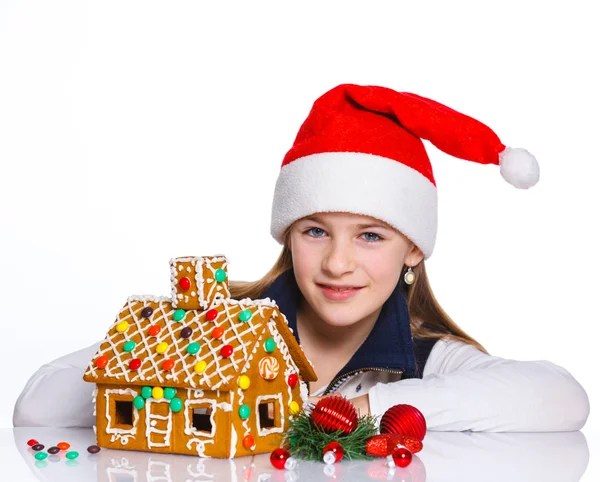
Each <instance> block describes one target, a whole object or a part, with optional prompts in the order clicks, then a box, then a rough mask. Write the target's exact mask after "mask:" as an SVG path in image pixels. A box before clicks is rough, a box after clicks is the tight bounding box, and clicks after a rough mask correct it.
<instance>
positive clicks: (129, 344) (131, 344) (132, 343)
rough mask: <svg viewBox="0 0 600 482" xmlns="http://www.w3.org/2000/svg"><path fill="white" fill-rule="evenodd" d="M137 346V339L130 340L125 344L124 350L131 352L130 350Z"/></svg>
mask: <svg viewBox="0 0 600 482" xmlns="http://www.w3.org/2000/svg"><path fill="white" fill-rule="evenodd" d="M134 348H135V341H133V340H129V341H126V342H125V344H124V345H123V351H124V352H127V353H129V352H130V351H133V349H134Z"/></svg>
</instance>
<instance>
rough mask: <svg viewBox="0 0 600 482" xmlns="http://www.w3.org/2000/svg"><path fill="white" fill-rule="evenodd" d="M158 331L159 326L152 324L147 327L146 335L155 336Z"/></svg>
mask: <svg viewBox="0 0 600 482" xmlns="http://www.w3.org/2000/svg"><path fill="white" fill-rule="evenodd" d="M159 333H160V326H158V325H152V326H151V327H150V328H148V336H156V335H158V334H159Z"/></svg>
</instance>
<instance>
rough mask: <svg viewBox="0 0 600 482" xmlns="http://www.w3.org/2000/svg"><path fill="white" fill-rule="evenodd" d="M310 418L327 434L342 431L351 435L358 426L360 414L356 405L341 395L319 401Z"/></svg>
mask: <svg viewBox="0 0 600 482" xmlns="http://www.w3.org/2000/svg"><path fill="white" fill-rule="evenodd" d="M310 417H311V420H312V421H313V423H314V424H315V426H316V427H317V428H320V429H321V430H323V431H324V432H326V433H333V432H335V431H337V430H341V431H342V432H344V433H345V434H349V433H351V432H353V431H354V429H355V428H356V425H357V424H358V414H357V413H356V409H355V408H354V405H352V402H350V401H349V400H348V399H346V398H345V397H342V396H341V395H331V396H329V397H325V398H322V399H321V400H319V402H318V403H317V404H316V405H315V408H313V411H312V413H311V415H310Z"/></svg>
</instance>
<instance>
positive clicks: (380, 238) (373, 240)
mask: <svg viewBox="0 0 600 482" xmlns="http://www.w3.org/2000/svg"><path fill="white" fill-rule="evenodd" d="M364 234H365V235H366V234H372V235H373V236H377V238H378V239H371V240H369V239H367V241H368V242H369V243H374V242H376V241H380V240H382V239H383V238H382V237H381V236H379V234H376V233H364Z"/></svg>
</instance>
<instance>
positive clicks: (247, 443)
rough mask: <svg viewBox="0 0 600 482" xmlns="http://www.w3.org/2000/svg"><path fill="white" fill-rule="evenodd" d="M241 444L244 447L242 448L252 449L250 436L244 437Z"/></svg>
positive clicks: (251, 437)
mask: <svg viewBox="0 0 600 482" xmlns="http://www.w3.org/2000/svg"><path fill="white" fill-rule="evenodd" d="M242 444H243V445H244V448H246V449H248V450H250V449H251V448H252V447H254V437H253V436H252V435H246V436H245V437H244V440H243V441H242Z"/></svg>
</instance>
